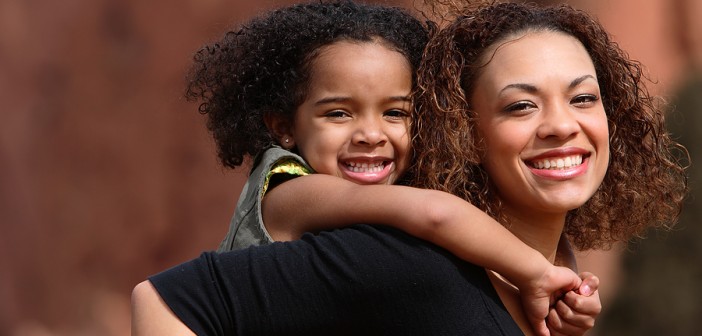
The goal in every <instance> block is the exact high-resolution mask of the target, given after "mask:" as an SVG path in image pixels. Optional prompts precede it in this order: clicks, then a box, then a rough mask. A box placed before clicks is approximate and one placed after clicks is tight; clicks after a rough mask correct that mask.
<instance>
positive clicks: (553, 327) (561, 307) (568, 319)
mask: <svg viewBox="0 0 702 336" xmlns="http://www.w3.org/2000/svg"><path fill="white" fill-rule="evenodd" d="M547 325H548V328H549V331H550V332H551V335H583V334H585V332H586V331H588V330H590V329H591V328H592V326H593V325H594V318H593V317H592V316H587V315H582V314H578V313H576V312H574V311H572V310H571V309H570V307H568V306H567V305H566V304H565V303H564V302H563V301H558V302H557V303H556V305H555V306H554V308H553V309H551V310H550V311H549V315H548V317H547Z"/></svg>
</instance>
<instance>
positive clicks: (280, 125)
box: [263, 113, 295, 149]
mask: <svg viewBox="0 0 702 336" xmlns="http://www.w3.org/2000/svg"><path fill="white" fill-rule="evenodd" d="M263 122H264V123H265V124H266V127H268V130H270V132H271V133H272V134H273V137H274V138H275V139H276V140H277V141H278V144H280V146H281V147H283V148H285V149H292V148H293V147H295V138H293V136H292V122H291V121H290V120H288V119H287V118H284V117H282V116H280V115H278V114H274V113H266V114H264V115H263Z"/></svg>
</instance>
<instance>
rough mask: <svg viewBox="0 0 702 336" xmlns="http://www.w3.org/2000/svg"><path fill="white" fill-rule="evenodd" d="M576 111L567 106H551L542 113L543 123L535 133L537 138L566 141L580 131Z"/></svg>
mask: <svg viewBox="0 0 702 336" xmlns="http://www.w3.org/2000/svg"><path fill="white" fill-rule="evenodd" d="M575 113H577V112H576V111H573V110H572V109H570V106H569V105H568V104H553V105H552V106H549V107H548V108H547V110H545V111H544V113H543V121H542V123H541V125H540V127H539V129H538V131H537V135H538V137H539V138H542V139H545V138H549V137H555V138H557V139H566V138H568V137H570V136H572V135H574V134H576V133H578V132H579V131H580V124H579V123H578V119H577V115H576V114H575Z"/></svg>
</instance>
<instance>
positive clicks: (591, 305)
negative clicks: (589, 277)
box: [562, 290, 602, 319]
mask: <svg viewBox="0 0 702 336" xmlns="http://www.w3.org/2000/svg"><path fill="white" fill-rule="evenodd" d="M562 302H563V303H564V304H565V305H567V306H568V307H569V310H572V311H573V312H575V313H576V315H577V314H582V315H586V316H589V317H591V318H592V319H594V317H595V316H597V315H599V314H600V312H602V302H601V301H600V292H599V291H597V290H595V291H594V292H593V293H592V294H591V295H590V296H584V295H580V294H578V293H575V292H573V291H570V292H568V293H566V294H565V295H564V296H563V298H562Z"/></svg>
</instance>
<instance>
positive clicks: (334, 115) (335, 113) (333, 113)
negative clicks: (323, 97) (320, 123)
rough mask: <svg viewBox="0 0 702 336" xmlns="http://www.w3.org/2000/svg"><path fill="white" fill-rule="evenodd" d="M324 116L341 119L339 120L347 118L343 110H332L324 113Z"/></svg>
mask: <svg viewBox="0 0 702 336" xmlns="http://www.w3.org/2000/svg"><path fill="white" fill-rule="evenodd" d="M324 116H325V117H327V118H334V119H341V118H345V117H348V116H349V114H348V113H347V112H346V111H343V110H333V111H329V112H327V113H325V114H324Z"/></svg>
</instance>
